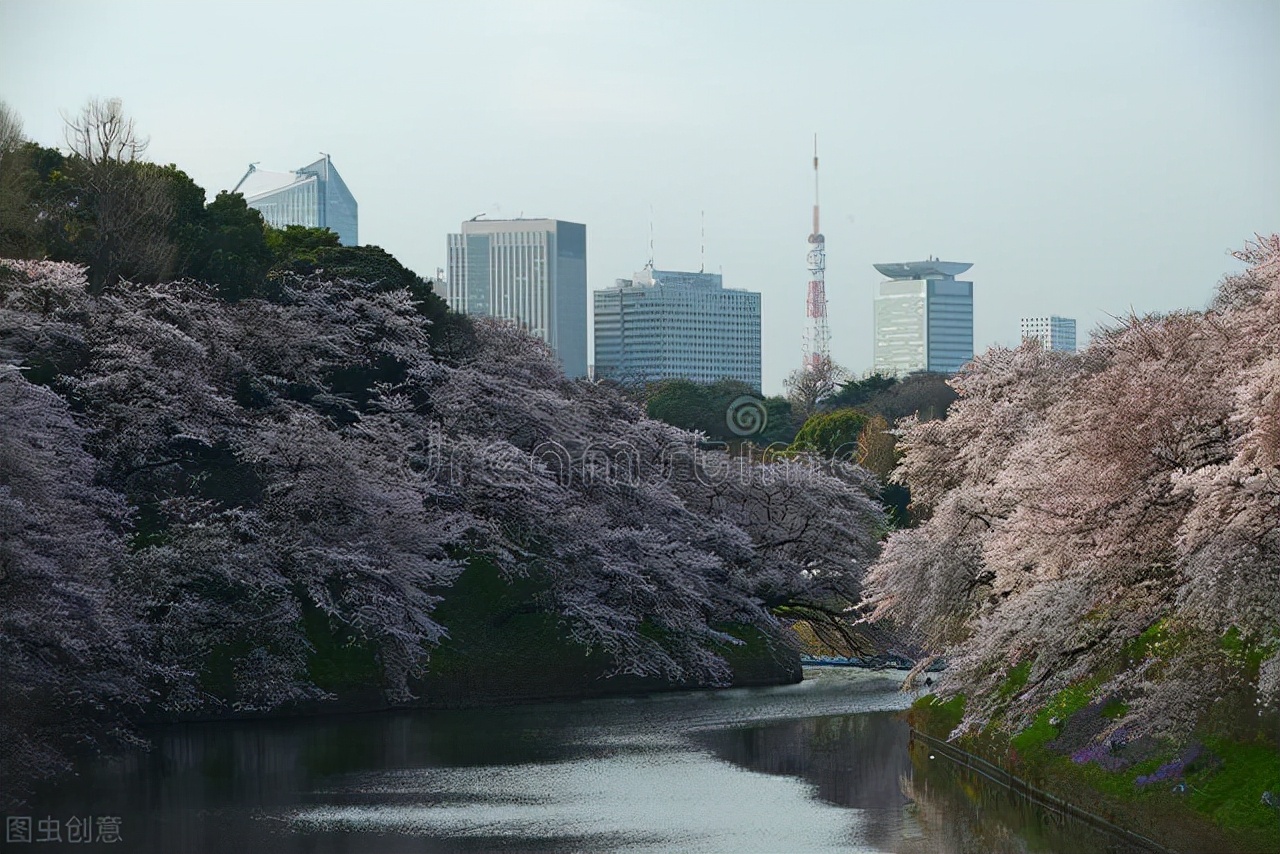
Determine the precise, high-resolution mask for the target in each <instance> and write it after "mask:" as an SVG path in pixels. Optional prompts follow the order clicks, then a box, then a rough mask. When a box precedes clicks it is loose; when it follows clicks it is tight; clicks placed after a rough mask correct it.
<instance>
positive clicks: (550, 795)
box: [5, 668, 1127, 854]
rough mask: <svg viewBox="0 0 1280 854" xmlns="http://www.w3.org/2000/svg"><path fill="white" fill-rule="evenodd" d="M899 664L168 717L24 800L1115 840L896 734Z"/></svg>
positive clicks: (255, 812)
mask: <svg viewBox="0 0 1280 854" xmlns="http://www.w3.org/2000/svg"><path fill="white" fill-rule="evenodd" d="M898 678H899V676H898V675H896V674H893V675H889V674H876V673H868V672H865V671H858V670H849V669H842V668H841V669H837V668H814V669H810V670H807V671H806V679H805V681H804V682H803V683H801V684H798V685H788V686H780V687H774V688H755V689H739V690H729V691H698V692H684V693H676V694H661V695H654V696H649V697H641V698H627V699H607V700H589V701H582V702H574V703H556V704H545V705H536V706H515V707H508V708H497V709H483V710H465V711H415V712H397V713H380V714H370V715H354V716H345V717H332V718H315V719H305V720H285V721H254V722H234V723H202V724H188V725H183V726H174V727H166V728H163V729H157V730H154V731H152V732H151V733H149V735H150V736H151V739H152V746H151V749H150V750H148V751H138V752H136V753H133V754H130V755H128V756H125V757H123V758H122V759H117V760H113V761H110V762H108V761H101V762H97V763H94V764H92V765H90V766H88V767H86V768H85V769H84V770H83V771H82V773H81V774H80V776H79V777H78V778H76V779H73V780H70V781H66V782H64V783H62V784H60V785H58V786H57V787H56V788H53V789H51V790H48V791H46V792H44V793H42V794H41V795H39V797H38V798H37V799H36V801H34V802H33V803H32V808H31V812H32V815H33V816H36V817H38V818H46V819H52V820H54V821H57V822H60V823H62V828H63V839H64V841H65V838H66V836H65V833H66V828H67V826H68V825H67V824H66V822H68V821H69V820H70V819H71V818H72V817H76V816H79V817H89V816H94V817H97V816H109V817H118V818H119V819H120V821H119V834H120V840H121V841H120V842H119V843H117V844H113V845H111V846H110V847H108V846H107V845H100V846H97V847H96V848H95V850H99V849H100V850H115V851H147V852H151V851H154V852H205V851H208V852H237V854H240V852H243V853H244V854H250V852H269V854H293V852H298V854H302V853H303V852H306V854H324V853H325V852H352V854H356V852H359V854H384V852H448V851H462V852H474V851H547V852H577V851H583V852H610V851H617V852H733V854H745V852H788V854H790V853H791V852H795V854H799V853H800V852H810V851H815V852H817V851H822V852H860V851H868V852H904V854H906V853H907V852H921V854H924V852H928V854H934V852H975V854H976V852H983V854H986V852H1001V851H1009V852H1025V851H1036V852H1070V854H1079V852H1088V851H1124V850H1127V849H1126V848H1125V847H1124V845H1123V844H1122V843H1120V842H1118V841H1116V840H1113V839H1110V838H1108V837H1106V836H1104V835H1101V834H1099V833H1098V832H1096V831H1094V830H1093V829H1091V828H1089V827H1087V826H1085V825H1082V824H1079V823H1076V822H1071V821H1065V822H1064V821H1063V820H1062V819H1061V818H1060V817H1058V816H1055V815H1053V814H1051V813H1049V812H1047V811H1045V810H1043V809H1041V808H1039V807H1037V806H1036V805H1034V804H1031V803H1029V802H1026V801H1025V800H1023V799H1021V798H1020V797H1018V796H1016V795H1014V794H1012V793H1010V792H1008V791H1007V790H1005V789H1003V788H1001V787H1000V786H998V785H995V784H993V783H989V782H987V781H986V780H984V779H982V778H978V777H973V776H971V775H968V774H966V773H965V772H962V771H961V770H959V769H957V768H956V767H955V766H954V765H952V764H951V763H950V762H949V761H948V760H946V759H944V758H943V757H941V756H938V757H936V758H933V759H931V758H930V753H929V751H928V749H927V747H924V746H923V745H920V744H918V743H917V744H915V745H914V747H912V748H911V749H909V736H910V731H909V729H908V727H907V724H906V722H905V720H904V719H903V717H902V715H901V710H902V709H904V708H905V707H906V706H907V705H908V704H909V703H910V701H911V699H912V698H911V697H910V696H909V695H904V694H902V693H900V692H899V691H898V690H897V685H898ZM80 847H81V846H77V845H72V844H66V845H63V846H60V845H58V844H56V843H45V844H35V842H34V840H33V844H31V845H21V844H16V845H15V844H11V845H6V846H5V850H13V851H17V850H32V851H34V850H40V851H53V850H59V849H65V850H80Z"/></svg>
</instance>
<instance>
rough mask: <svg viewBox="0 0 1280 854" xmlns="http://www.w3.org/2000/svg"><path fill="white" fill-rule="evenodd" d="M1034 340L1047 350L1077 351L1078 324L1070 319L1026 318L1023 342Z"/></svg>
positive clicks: (1023, 324)
mask: <svg viewBox="0 0 1280 854" xmlns="http://www.w3.org/2000/svg"><path fill="white" fill-rule="evenodd" d="M1030 339H1034V340H1036V341H1039V342H1040V346H1042V347H1044V349H1046V350H1061V351H1064V352H1067V353H1074V352H1075V351H1076V322H1075V320H1074V319H1072V318H1070V317H1058V316H1057V315H1056V314H1055V315H1050V316H1049V317H1024V318H1022V340H1023V341H1027V340H1030Z"/></svg>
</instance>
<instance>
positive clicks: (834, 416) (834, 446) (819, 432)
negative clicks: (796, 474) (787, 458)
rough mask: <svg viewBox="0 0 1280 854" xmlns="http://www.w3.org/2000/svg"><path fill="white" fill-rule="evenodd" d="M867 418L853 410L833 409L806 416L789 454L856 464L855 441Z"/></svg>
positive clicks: (869, 418)
mask: <svg viewBox="0 0 1280 854" xmlns="http://www.w3.org/2000/svg"><path fill="white" fill-rule="evenodd" d="M870 420H871V416H869V415H867V414H866V413H865V412H860V411H859V410H857V409H837V410H835V411H834V412H822V413H818V414H817V415H811V416H809V419H808V420H807V421H805V422H804V426H803V427H801V428H800V432H799V433H797V434H796V438H795V441H793V442H792V443H791V448H790V450H792V451H804V452H809V453H816V454H822V455H823V456H826V457H834V456H838V457H840V458H841V459H846V460H856V459H857V457H858V439H859V437H861V436H862V431H863V429H864V428H865V427H866V426H867V423H868V422H869V421H870Z"/></svg>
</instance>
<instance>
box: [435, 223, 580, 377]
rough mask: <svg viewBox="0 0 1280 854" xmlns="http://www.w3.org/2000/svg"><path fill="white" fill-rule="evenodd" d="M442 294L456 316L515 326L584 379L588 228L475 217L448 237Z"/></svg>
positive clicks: (566, 369) (568, 371) (567, 370)
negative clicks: (494, 319)
mask: <svg viewBox="0 0 1280 854" xmlns="http://www.w3.org/2000/svg"><path fill="white" fill-rule="evenodd" d="M448 259H449V260H448V265H449V268H448V273H447V281H446V284H445V288H444V293H443V294H442V296H443V297H444V298H445V300H446V301H447V302H448V303H449V306H450V307H451V308H453V310H454V311H457V312H461V313H463V314H474V315H485V316H488V317H499V318H502V319H504V320H510V321H513V322H515V323H518V324H519V325H520V326H521V327H523V328H524V329H526V330H528V331H529V332H530V333H532V334H533V335H536V336H538V337H539V338H541V339H542V340H543V341H545V342H547V344H549V345H550V346H551V349H552V350H554V351H555V353H556V355H557V356H558V357H559V358H560V362H561V364H562V365H563V367H564V372H565V375H566V376H569V377H585V376H586V375H587V227H586V226H585V225H582V224H581V223H576V222H562V221H561V220H557V219H505V220H480V219H473V220H470V221H468V222H464V223H463V224H462V230H461V232H460V233H458V234H450V235H449V237H448Z"/></svg>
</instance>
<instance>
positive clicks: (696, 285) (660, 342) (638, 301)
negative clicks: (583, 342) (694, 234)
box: [593, 267, 760, 391]
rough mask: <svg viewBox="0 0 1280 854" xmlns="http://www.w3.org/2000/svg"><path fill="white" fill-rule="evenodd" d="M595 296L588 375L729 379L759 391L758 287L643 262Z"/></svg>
mask: <svg viewBox="0 0 1280 854" xmlns="http://www.w3.org/2000/svg"><path fill="white" fill-rule="evenodd" d="M593 296H594V299H595V376H596V378H597V379H613V380H617V381H619V382H649V381H652V380H661V379H686V380H692V381H694V382H699V383H710V382H715V381H716V380H720V379H726V378H727V379H735V380H739V381H741V382H744V383H746V384H747V385H749V386H751V387H752V388H754V389H756V391H759V390H760V294H759V293H755V292H752V291H746V290H740V289H735V288H726V287H724V282H723V279H722V277H721V276H720V274H719V273H685V272H679V271H676V270H655V269H653V268H652V267H645V268H644V269H643V270H641V271H640V272H638V273H636V274H635V275H633V276H632V277H631V278H630V279H618V280H616V283H615V284H614V286H613V287H612V288H606V289H603V290H598V291H596V292H595V293H594V295H593Z"/></svg>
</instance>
